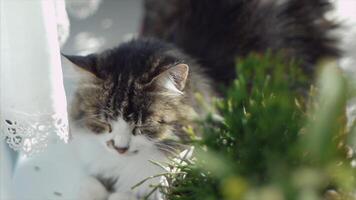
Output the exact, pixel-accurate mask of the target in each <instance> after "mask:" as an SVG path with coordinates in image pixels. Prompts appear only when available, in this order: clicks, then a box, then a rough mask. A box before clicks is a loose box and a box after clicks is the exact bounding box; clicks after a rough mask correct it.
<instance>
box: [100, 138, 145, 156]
mask: <svg viewBox="0 0 356 200" xmlns="http://www.w3.org/2000/svg"><path fill="white" fill-rule="evenodd" d="M106 145H107V146H108V147H109V149H113V150H115V151H116V152H118V153H119V154H121V155H135V154H137V153H138V152H139V151H138V150H137V149H136V150H130V147H129V146H126V147H118V146H115V143H114V141H113V140H109V141H107V142H106Z"/></svg>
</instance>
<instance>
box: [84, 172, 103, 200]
mask: <svg viewBox="0 0 356 200" xmlns="http://www.w3.org/2000/svg"><path fill="white" fill-rule="evenodd" d="M108 196H109V193H108V191H107V190H106V188H105V187H104V186H103V184H101V182H99V181H98V180H97V179H96V178H94V177H91V176H90V177H87V178H85V180H83V182H82V184H81V186H80V188H79V194H78V199H79V200H107V198H108Z"/></svg>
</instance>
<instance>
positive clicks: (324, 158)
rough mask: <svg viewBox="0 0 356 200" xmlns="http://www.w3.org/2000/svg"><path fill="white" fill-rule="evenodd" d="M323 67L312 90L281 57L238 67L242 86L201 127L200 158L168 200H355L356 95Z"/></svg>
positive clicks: (183, 164) (178, 178)
mask: <svg viewBox="0 0 356 200" xmlns="http://www.w3.org/2000/svg"><path fill="white" fill-rule="evenodd" d="M322 66H323V67H321V70H320V73H319V74H320V75H319V78H318V82H317V83H316V85H315V87H314V86H311V87H310V83H309V82H308V80H309V79H307V78H305V77H304V75H303V74H302V73H301V72H300V71H299V70H298V63H296V62H285V61H284V60H283V59H282V56H280V55H277V56H276V55H272V54H266V55H264V56H261V55H251V56H248V57H247V58H245V59H243V60H241V61H239V62H238V64H237V79H236V80H235V81H234V82H233V84H232V85H231V87H230V88H229V89H228V90H227V91H226V98H224V99H222V100H219V101H218V102H217V104H216V110H217V112H218V113H219V115H220V116H221V117H216V114H212V115H211V116H209V117H208V118H207V119H205V120H202V121H201V124H200V128H199V131H197V132H199V134H200V137H199V138H200V139H199V140H197V141H196V142H195V150H194V155H193V157H191V158H187V157H184V158H183V159H181V160H179V161H176V162H175V164H173V165H175V166H174V167H175V169H174V170H173V172H171V173H168V174H166V175H165V176H166V179H167V182H168V185H169V187H166V186H161V188H160V189H161V191H162V192H163V193H165V194H166V198H167V199H169V200H239V199H242V200H245V199H246V200H262V199H263V200H282V199H286V200H294V199H300V200H318V199H327V198H329V199H338V198H341V199H353V198H354V197H352V195H354V192H356V191H355V190H356V189H355V188H356V168H353V167H352V165H351V161H352V156H353V155H352V150H351V148H352V147H355V146H353V145H354V144H352V140H351V139H350V138H352V137H355V134H353V133H352V130H353V128H352V126H351V127H346V117H345V109H346V100H347V98H348V97H349V96H350V92H349V91H350V90H348V88H347V84H346V81H345V79H344V78H343V74H342V73H341V71H340V70H338V69H337V67H336V66H335V65H334V64H333V63H332V62H328V63H326V64H323V65H322ZM199 134H198V135H199ZM354 162H356V160H354Z"/></svg>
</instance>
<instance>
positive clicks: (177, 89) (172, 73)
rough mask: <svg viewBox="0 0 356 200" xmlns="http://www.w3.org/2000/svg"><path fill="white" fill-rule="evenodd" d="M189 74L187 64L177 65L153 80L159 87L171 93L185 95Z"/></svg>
mask: <svg viewBox="0 0 356 200" xmlns="http://www.w3.org/2000/svg"><path fill="white" fill-rule="evenodd" d="M188 73H189V67H188V65H186V64H177V65H175V66H172V67H170V68H168V69H166V70H165V71H163V72H162V73H161V74H159V75H158V76H157V77H156V78H154V79H153V82H155V83H156V84H158V86H160V87H163V88H165V89H167V90H168V91H170V92H173V93H176V94H183V90H184V88H185V85H186V82H187V78H188Z"/></svg>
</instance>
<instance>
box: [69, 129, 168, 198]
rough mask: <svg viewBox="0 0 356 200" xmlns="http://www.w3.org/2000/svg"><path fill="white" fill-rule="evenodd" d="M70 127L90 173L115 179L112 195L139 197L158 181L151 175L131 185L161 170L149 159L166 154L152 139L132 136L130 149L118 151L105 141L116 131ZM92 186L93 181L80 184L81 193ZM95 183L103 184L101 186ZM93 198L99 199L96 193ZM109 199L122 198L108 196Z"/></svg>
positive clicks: (160, 160) (162, 159) (75, 144)
mask: <svg viewBox="0 0 356 200" xmlns="http://www.w3.org/2000/svg"><path fill="white" fill-rule="evenodd" d="M72 131H73V145H74V146H75V149H76V151H77V153H78V155H79V157H80V159H81V161H82V163H83V166H84V167H85V168H86V170H87V172H88V173H89V174H90V175H93V176H100V177H102V178H106V179H117V181H116V183H115V184H114V186H113V187H114V188H113V189H114V190H115V192H116V194H114V196H120V195H118V193H120V194H130V196H131V197H132V196H134V197H138V198H140V197H141V198H142V197H144V196H145V195H147V194H148V193H149V192H151V191H152V189H153V188H152V187H151V185H157V184H159V181H160V178H154V179H150V180H149V181H147V182H145V183H143V184H142V185H140V186H139V187H137V188H135V189H133V190H132V186H134V185H136V184H137V183H139V182H140V181H142V180H144V179H146V178H148V177H150V176H153V175H157V174H161V173H163V172H164V170H163V169H162V168H160V167H158V166H156V165H154V164H153V163H152V162H150V161H155V162H165V161H166V160H167V158H166V156H165V155H164V154H163V153H162V152H160V151H159V150H158V149H157V148H156V147H155V145H154V143H153V142H151V141H149V140H148V139H146V138H145V137H144V136H131V138H130V139H129V141H130V148H129V150H128V151H127V152H126V153H123V154H120V153H118V152H117V151H115V150H114V149H110V148H108V146H107V143H106V141H107V140H108V139H112V137H116V136H115V135H110V134H102V135H94V134H93V133H88V132H87V131H85V130H82V129H73V130H72ZM95 184H97V183H95ZM93 187H94V186H93V185H89V186H83V190H84V191H83V190H82V192H81V193H83V192H84V193H85V192H86V191H85V190H86V189H85V188H87V190H88V192H90V191H93ZM98 187H101V188H102V186H98ZM89 190H90V191H89ZM94 190H95V189H94ZM96 193H97V192H96ZM108 195H109V194H107V195H101V196H105V197H103V198H102V199H107V198H106V196H108ZM158 195H159V194H157V193H156V194H153V196H152V197H151V199H157V198H158V197H157V196H158ZM88 196H93V195H88ZM94 196H95V195H94ZM86 198H87V197H86ZM95 198H96V199H100V198H98V197H95ZM93 199H94V198H93ZM109 199H110V200H114V199H123V198H119V197H115V198H111V197H109ZM126 199H127V198H126ZM130 199H131V198H130Z"/></svg>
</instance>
